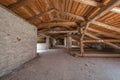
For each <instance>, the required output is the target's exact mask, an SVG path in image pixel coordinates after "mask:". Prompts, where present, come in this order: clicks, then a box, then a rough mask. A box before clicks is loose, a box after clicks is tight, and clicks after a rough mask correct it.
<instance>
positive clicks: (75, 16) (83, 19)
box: [55, 9, 85, 21]
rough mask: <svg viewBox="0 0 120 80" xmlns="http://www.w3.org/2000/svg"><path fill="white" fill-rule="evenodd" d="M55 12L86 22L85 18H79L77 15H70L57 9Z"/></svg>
mask: <svg viewBox="0 0 120 80" xmlns="http://www.w3.org/2000/svg"><path fill="white" fill-rule="evenodd" d="M55 11H56V12H57V13H61V14H62V13H63V14H65V15H69V16H71V17H73V18H76V19H78V20H81V21H85V18H84V17H82V16H78V15H75V14H72V13H69V12H63V11H60V10H57V9H55Z"/></svg>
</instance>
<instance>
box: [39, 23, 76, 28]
mask: <svg viewBox="0 0 120 80" xmlns="http://www.w3.org/2000/svg"><path fill="white" fill-rule="evenodd" d="M48 26H66V27H70V26H77V24H76V23H75V22H51V23H41V24H40V25H39V26H38V29H39V28H42V27H48Z"/></svg>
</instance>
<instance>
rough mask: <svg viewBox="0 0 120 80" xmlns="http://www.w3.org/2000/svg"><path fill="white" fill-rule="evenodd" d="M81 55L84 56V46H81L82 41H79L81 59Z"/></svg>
mask: <svg viewBox="0 0 120 80" xmlns="http://www.w3.org/2000/svg"><path fill="white" fill-rule="evenodd" d="M83 54H84V45H83V41H82V40H80V56H82V57H83Z"/></svg>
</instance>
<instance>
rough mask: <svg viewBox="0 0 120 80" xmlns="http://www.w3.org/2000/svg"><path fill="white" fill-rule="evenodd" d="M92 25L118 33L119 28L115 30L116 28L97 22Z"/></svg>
mask: <svg viewBox="0 0 120 80" xmlns="http://www.w3.org/2000/svg"><path fill="white" fill-rule="evenodd" d="M92 23H93V24H95V25H98V26H100V27H103V28H106V29H109V30H112V31H115V32H118V33H120V28H117V27H114V26H110V25H108V24H105V23H102V22H98V21H93V22H92Z"/></svg>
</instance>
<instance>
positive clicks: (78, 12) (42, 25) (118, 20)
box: [0, 0, 120, 40]
mask: <svg viewBox="0 0 120 80" xmlns="http://www.w3.org/2000/svg"><path fill="white" fill-rule="evenodd" d="M115 2H117V3H116V5H114V6H113V7H112V8H111V9H109V11H108V10H107V12H105V14H102V15H101V16H100V17H98V18H97V19H96V20H94V17H95V16H97V15H98V14H99V13H100V12H101V11H102V9H103V11H104V10H106V9H108V7H110V6H111V5H112V3H115ZM119 3H120V1H119V0H0V4H1V5H3V6H5V7H7V8H8V9H10V10H12V11H13V12H15V13H16V14H17V15H19V16H20V17H22V18H23V19H25V20H26V21H28V22H29V23H31V24H33V25H35V26H36V27H37V28H38V33H44V34H46V35H49V36H52V37H54V38H56V37H57V38H58V37H59V35H60V37H61V35H64V36H66V35H67V34H66V35H65V32H63V34H62V32H60V33H52V31H66V33H67V32H70V31H71V32H72V31H76V32H77V31H78V34H79V29H80V28H83V33H82V34H84V29H85V30H86V31H85V32H87V33H89V34H91V35H94V36H97V37H99V38H102V39H118V40H119V39H120V4H119ZM109 5H110V6H109ZM91 20H93V21H92V22H90V21H91ZM87 22H88V23H89V22H90V23H89V25H88V27H86V26H87V25H86V24H87ZM84 35H86V34H84ZM84 35H83V36H84Z"/></svg>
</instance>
